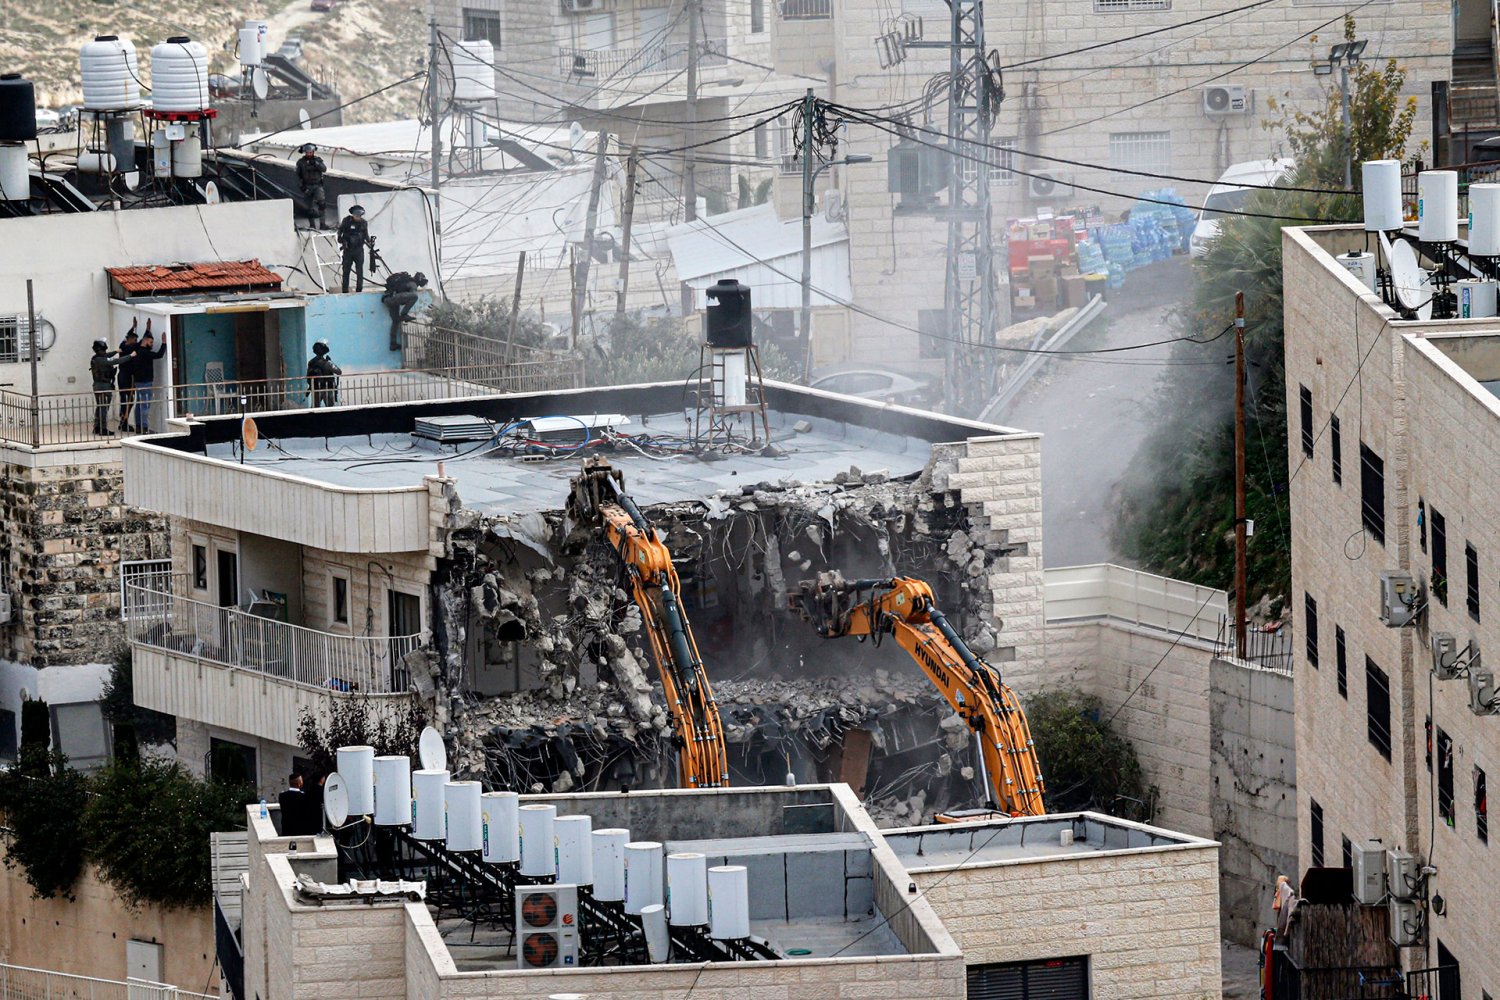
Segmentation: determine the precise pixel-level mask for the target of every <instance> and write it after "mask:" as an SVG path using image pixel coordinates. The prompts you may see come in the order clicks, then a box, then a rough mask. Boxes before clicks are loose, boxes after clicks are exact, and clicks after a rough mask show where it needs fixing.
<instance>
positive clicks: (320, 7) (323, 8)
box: [312, 0, 334, 14]
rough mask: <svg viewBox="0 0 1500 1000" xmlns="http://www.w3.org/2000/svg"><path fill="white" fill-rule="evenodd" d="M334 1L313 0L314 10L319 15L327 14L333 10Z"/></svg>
mask: <svg viewBox="0 0 1500 1000" xmlns="http://www.w3.org/2000/svg"><path fill="white" fill-rule="evenodd" d="M333 3H334V0H312V9H313V10H314V11H316V12H317V13H319V14H327V13H329V12H331V11H332V10H333Z"/></svg>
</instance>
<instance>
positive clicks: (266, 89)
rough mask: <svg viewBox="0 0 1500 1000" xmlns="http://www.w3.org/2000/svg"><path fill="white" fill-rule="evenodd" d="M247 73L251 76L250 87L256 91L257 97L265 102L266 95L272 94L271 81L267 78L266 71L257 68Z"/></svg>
mask: <svg viewBox="0 0 1500 1000" xmlns="http://www.w3.org/2000/svg"><path fill="white" fill-rule="evenodd" d="M246 72H247V73H249V74H250V87H251V89H252V90H254V91H255V96H256V97H258V98H259V99H260V100H262V101H264V100H265V99H266V95H267V94H269V93H270V92H271V81H270V79H269V78H267V76H266V71H265V70H263V69H259V68H256V69H248V70H246Z"/></svg>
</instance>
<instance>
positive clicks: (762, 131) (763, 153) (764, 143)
mask: <svg viewBox="0 0 1500 1000" xmlns="http://www.w3.org/2000/svg"><path fill="white" fill-rule="evenodd" d="M751 135H753V136H754V137H755V158H756V159H757V160H769V159H770V158H771V133H769V132H767V131H766V127H765V126H764V125H757V126H755V131H754V132H752V133H751Z"/></svg>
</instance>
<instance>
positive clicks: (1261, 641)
mask: <svg viewBox="0 0 1500 1000" xmlns="http://www.w3.org/2000/svg"><path fill="white" fill-rule="evenodd" d="M1234 631H1235V630H1234V620H1233V619H1232V618H1230V617H1229V616H1228V615H1221V616H1220V617H1219V631H1218V635H1217V636H1216V637H1215V638H1214V655H1215V656H1218V657H1223V658H1226V659H1233V660H1242V661H1244V662H1246V663H1253V664H1255V665H1256V666H1259V667H1264V668H1266V669H1267V670H1275V671H1278V672H1280V673H1284V674H1289V673H1291V672H1292V629H1291V627H1290V626H1288V625H1280V626H1277V627H1276V629H1274V630H1273V631H1270V632H1267V631H1266V630H1265V629H1264V628H1258V627H1256V626H1255V625H1254V624H1251V625H1249V626H1248V627H1247V628H1246V629H1245V648H1244V649H1239V648H1237V646H1238V643H1237V642H1236V641H1235V634H1234Z"/></svg>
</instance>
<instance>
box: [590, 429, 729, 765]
mask: <svg viewBox="0 0 1500 1000" xmlns="http://www.w3.org/2000/svg"><path fill="white" fill-rule="evenodd" d="M624 482H625V480H624V477H623V476H622V475H621V473H620V470H619V469H615V468H612V467H611V466H610V464H609V463H608V462H607V461H605V460H604V459H603V458H591V459H588V460H587V461H585V462H584V463H583V472H582V473H581V474H580V475H578V476H577V477H575V478H574V479H573V489H572V492H571V494H570V495H569V497H568V515H569V517H571V518H572V519H573V521H574V522H576V523H578V524H592V525H595V526H597V527H599V528H600V529H601V530H602V531H603V533H604V538H605V541H606V542H608V543H609V547H610V548H611V549H613V550H614V551H615V553H616V554H617V555H618V556H619V557H620V562H621V565H622V567H623V569H624V571H625V575H626V576H627V577H629V579H630V592H631V597H632V598H633V599H634V601H635V604H636V606H637V607H638V608H640V611H641V618H642V620H643V622H644V624H645V630H646V634H647V635H648V636H650V638H651V656H652V658H653V659H654V660H655V661H656V669H657V672H658V673H659V674H660V676H661V685H662V688H663V690H664V691H665V692H666V697H667V709H668V711H669V712H670V713H671V716H672V729H673V734H674V740H673V742H674V743H675V744H676V747H677V770H678V778H679V782H678V783H679V785H680V786H681V787H683V788H719V787H722V786H726V785H728V784H729V760H728V754H727V751H726V749H725V746H724V726H723V723H722V722H721V721H720V719H719V706H718V703H717V702H715V701H714V693H713V689H712V687H710V685H709V682H708V673H707V671H705V670H704V669H703V659H702V658H701V657H700V656H699V655H698V644H697V642H696V641H694V639H693V629H692V626H690V625H689V624H688V620H687V615H686V614H685V613H684V612H683V609H682V601H681V598H680V597H679V594H680V592H681V585H680V583H679V581H678V579H677V570H676V569H675V568H674V567H673V566H672V553H671V552H669V551H668V550H667V547H666V545H664V544H663V543H662V541H661V539H660V538H658V537H657V534H656V531H655V530H654V529H653V528H652V527H651V525H650V523H649V522H647V520H646V518H645V516H644V515H643V514H642V513H641V511H640V508H638V507H637V506H636V505H635V502H634V501H633V500H631V499H630V497H628V496H626V494H625V489H624Z"/></svg>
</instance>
